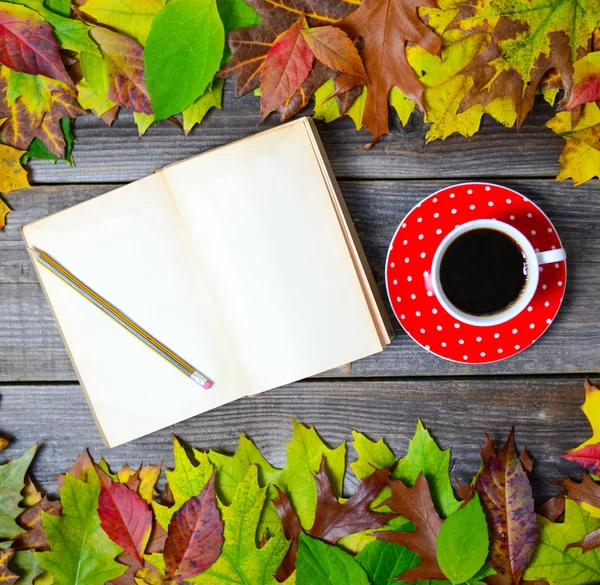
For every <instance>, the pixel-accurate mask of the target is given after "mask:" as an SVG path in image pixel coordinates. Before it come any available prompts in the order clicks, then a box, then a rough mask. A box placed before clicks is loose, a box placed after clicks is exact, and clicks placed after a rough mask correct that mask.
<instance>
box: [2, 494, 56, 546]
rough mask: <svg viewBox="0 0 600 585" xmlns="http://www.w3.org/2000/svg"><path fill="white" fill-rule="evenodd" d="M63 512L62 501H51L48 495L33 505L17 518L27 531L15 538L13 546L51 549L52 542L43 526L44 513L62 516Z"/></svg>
mask: <svg viewBox="0 0 600 585" xmlns="http://www.w3.org/2000/svg"><path fill="white" fill-rule="evenodd" d="M61 513H62V504H61V503H60V501H59V500H58V501H51V500H49V499H48V498H47V497H46V496H44V497H43V498H42V499H41V500H40V501H39V502H37V503H36V504H34V505H33V506H31V507H29V508H27V509H26V510H25V511H24V512H23V513H22V514H21V515H20V516H19V518H18V520H17V522H18V523H19V526H21V527H22V528H23V529H24V530H25V532H23V533H22V534H19V535H18V536H17V537H16V538H15V539H14V540H13V544H12V546H13V548H14V549H15V550H23V549H30V550H38V551H45V550H49V549H50V544H49V543H48V539H47V537H46V533H45V532H44V529H43V527H42V515H43V514H52V515H53V516H60V515H61Z"/></svg>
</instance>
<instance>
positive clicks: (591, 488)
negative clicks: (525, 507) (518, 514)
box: [538, 473, 600, 518]
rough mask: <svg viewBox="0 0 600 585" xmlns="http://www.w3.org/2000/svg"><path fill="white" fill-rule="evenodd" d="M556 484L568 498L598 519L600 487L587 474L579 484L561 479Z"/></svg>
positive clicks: (599, 515)
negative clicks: (563, 489) (564, 491)
mask: <svg viewBox="0 0 600 585" xmlns="http://www.w3.org/2000/svg"><path fill="white" fill-rule="evenodd" d="M556 484H557V485H560V486H562V487H563V488H565V490H566V492H567V495H568V497H569V498H571V499H572V500H575V501H576V502H577V503H578V504H579V505H580V506H581V507H582V508H584V509H585V510H587V511H588V512H589V513H590V514H591V515H592V516H593V517H594V518H600V486H599V485H598V484H597V483H596V482H595V481H594V480H593V479H592V478H591V477H590V476H589V475H588V474H587V473H584V474H583V478H582V481H581V483H577V482H575V481H572V480H570V479H562V480H561V481H557V482H556ZM538 513H539V512H538Z"/></svg>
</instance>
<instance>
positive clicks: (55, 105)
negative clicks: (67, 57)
mask: <svg viewBox="0 0 600 585" xmlns="http://www.w3.org/2000/svg"><path fill="white" fill-rule="evenodd" d="M84 113H85V111H84V110H82V109H81V107H80V106H79V104H78V103H77V96H76V92H75V88H73V87H71V86H69V85H66V84H65V83H62V82H60V81H56V80H53V79H50V78H48V77H44V76H41V75H28V74H26V73H17V72H15V71H12V70H11V69H8V68H6V67H2V68H1V69H0V119H1V118H6V120H5V122H4V123H3V124H2V125H1V126H0V138H1V140H2V142H3V143H4V144H6V145H8V146H13V147H14V148H18V149H21V150H27V148H28V147H29V145H30V144H31V142H32V140H33V139H34V138H39V140H40V141H41V142H42V143H43V144H44V146H45V147H46V148H47V149H48V151H49V152H51V153H52V154H53V155H55V156H57V157H58V158H63V157H64V156H65V147H66V142H65V135H64V132H63V127H62V126H61V120H62V119H63V118H75V117H77V116H79V115H81V114H84Z"/></svg>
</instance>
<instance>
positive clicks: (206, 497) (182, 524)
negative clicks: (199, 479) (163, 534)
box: [164, 473, 223, 581]
mask: <svg viewBox="0 0 600 585" xmlns="http://www.w3.org/2000/svg"><path fill="white" fill-rule="evenodd" d="M222 546H223V522H222V521H221V518H220V517H219V510H218V509H217V498H216V495H215V474H214V473H213V475H212V476H211V478H210V479H209V480H208V483H207V484H206V485H205V486H204V487H203V488H202V491H201V492H200V493H199V494H198V495H197V496H196V497H194V498H191V499H190V500H188V501H187V502H186V503H185V504H184V505H183V506H182V507H181V508H180V509H179V510H177V512H175V514H174V515H173V518H171V523H170V524H169V534H168V536H167V540H166V542H165V548H164V560H165V567H166V577H167V579H174V580H176V581H181V580H183V579H190V578H191V577H195V576H196V575H200V574H201V573H204V572H205V571H206V570H207V569H209V568H210V567H211V566H212V565H214V563H215V562H216V560H217V559H218V558H219V555H220V554H221V547H222Z"/></svg>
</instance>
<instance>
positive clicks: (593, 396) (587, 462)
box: [548, 104, 600, 473]
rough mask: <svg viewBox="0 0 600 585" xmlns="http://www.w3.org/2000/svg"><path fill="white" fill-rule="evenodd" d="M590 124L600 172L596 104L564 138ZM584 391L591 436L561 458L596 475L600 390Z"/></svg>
mask: <svg viewBox="0 0 600 585" xmlns="http://www.w3.org/2000/svg"><path fill="white" fill-rule="evenodd" d="M567 119H568V122H567ZM570 121H571V115H570V114H569V113H568V112H560V113H559V114H557V115H556V116H555V117H554V118H553V119H552V120H550V122H548V126H550V127H551V128H552V129H553V130H554V131H555V132H557V131H558V129H559V128H561V127H564V126H565V125H567V124H569V125H570ZM592 124H594V125H595V126H596V127H597V128H599V131H598V136H597V137H596V138H595V142H596V143H598V158H597V160H598V171H599V172H600V143H599V142H598V141H599V140H600V108H598V106H596V104H589V105H586V106H585V107H584V111H583V114H582V115H581V117H580V118H579V120H578V121H577V122H576V124H575V126H574V127H573V132H571V133H570V134H572V135H573V137H572V138H571V137H567V136H566V135H565V138H567V146H568V145H569V140H577V139H576V138H575V136H577V134H578V132H579V133H581V132H583V131H584V130H585V129H592V130H593V129H594V126H592ZM578 129H579V130H578ZM582 136H583V135H582ZM566 149H567V147H565V150H564V151H563V155H564V153H565V151H566ZM582 154H583V153H582ZM561 158H562V155H561ZM574 162H575V161H574ZM582 162H583V157H582V160H581V161H579V163H580V164H581V163H582ZM561 172H562V170H561ZM559 177H560V175H559ZM590 178H591V177H590ZM584 389H585V400H584V402H583V404H582V405H581V410H582V411H583V414H585V416H586V418H587V419H588V421H589V423H590V425H591V427H592V436H591V438H589V439H588V440H587V441H584V442H583V443H581V445H579V446H578V447H575V449H571V450H570V451H568V453H567V454H566V455H563V457H564V458H565V459H568V460H569V461H576V462H577V463H581V465H583V467H585V468H586V469H588V470H589V471H595V472H596V473H598V470H600V452H599V449H598V447H599V445H600V390H598V388H596V386H594V385H593V384H591V383H590V381H589V380H588V379H587V378H586V380H585V382H584Z"/></svg>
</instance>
